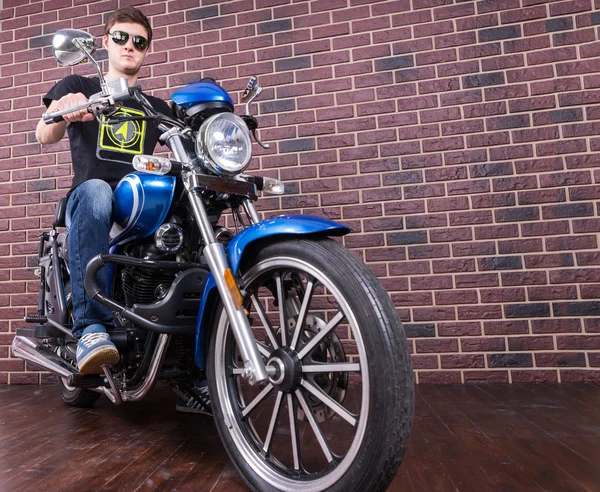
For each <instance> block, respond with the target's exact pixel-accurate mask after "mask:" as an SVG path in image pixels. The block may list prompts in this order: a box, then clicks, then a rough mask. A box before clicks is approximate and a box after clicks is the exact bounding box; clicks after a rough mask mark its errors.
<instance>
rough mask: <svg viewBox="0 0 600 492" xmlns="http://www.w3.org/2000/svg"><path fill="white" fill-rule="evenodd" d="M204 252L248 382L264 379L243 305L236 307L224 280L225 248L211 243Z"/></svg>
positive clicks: (265, 376)
mask: <svg viewBox="0 0 600 492" xmlns="http://www.w3.org/2000/svg"><path fill="white" fill-rule="evenodd" d="M204 254H205V256H206V259H207V260H208V265H209V266H210V271H211V272H212V274H213V278H214V279H215V283H216V284H217V288H218V290H219V294H221V300H222V301H223V305H224V306H225V311H226V312H227V315H228V318H229V321H230V323H231V328H232V331H233V334H234V336H235V340H236V342H237V344H238V347H239V349H240V354H241V356H242V361H243V362H244V368H245V369H246V371H247V375H248V379H249V381H250V384H256V383H260V382H263V381H266V380H267V379H268V377H269V375H268V373H267V369H266V368H265V363H264V362H263V359H262V357H261V356H260V353H259V351H258V348H257V347H256V340H255V338H254V334H253V333H252V328H251V327H250V323H249V321H248V317H247V316H246V313H245V310H244V307H243V306H240V307H239V308H236V306H235V304H234V303H233V300H232V298H231V294H230V293H229V288H228V287H227V284H226V282H225V278H224V275H223V274H224V272H225V270H226V269H228V268H229V264H228V263H227V257H226V256H225V248H224V246H223V245H222V244H221V243H212V244H209V245H208V246H206V247H205V248H204Z"/></svg>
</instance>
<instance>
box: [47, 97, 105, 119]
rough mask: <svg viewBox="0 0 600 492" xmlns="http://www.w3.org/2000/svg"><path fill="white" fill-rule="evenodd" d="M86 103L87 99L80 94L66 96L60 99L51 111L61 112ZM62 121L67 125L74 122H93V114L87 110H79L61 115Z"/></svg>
mask: <svg viewBox="0 0 600 492" xmlns="http://www.w3.org/2000/svg"><path fill="white" fill-rule="evenodd" d="M87 101H88V99H87V97H85V96H84V95H83V94H82V93H81V92H78V93H76V94H67V95H66V96H63V97H61V98H60V99H59V100H58V101H56V102H57V105H56V107H55V108H54V109H53V110H54V111H62V110H65V109H69V108H74V107H75V106H79V105H81V104H85V103H86V102H87ZM63 119H64V120H65V121H66V122H67V123H73V122H75V121H82V122H86V121H93V120H94V119H95V116H94V115H93V113H90V112H88V110H87V109H81V110H79V111H75V112H74V113H67V114H64V115H63Z"/></svg>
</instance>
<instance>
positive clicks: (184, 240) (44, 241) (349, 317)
mask: <svg viewBox="0 0 600 492" xmlns="http://www.w3.org/2000/svg"><path fill="white" fill-rule="evenodd" d="M53 48H54V53H55V56H56V58H57V59H58V61H59V63H60V64H61V65H72V64H75V63H79V62H81V61H82V60H83V59H85V58H87V59H88V60H90V61H91V62H92V63H94V65H95V66H96V68H97V70H98V74H99V77H100V81H101V87H102V92H101V93H100V94H98V95H96V96H93V97H91V98H90V100H89V101H88V103H86V104H85V105H82V106H80V107H78V108H70V109H68V110H65V111H61V112H57V113H52V114H46V115H44V119H45V120H46V122H48V123H52V122H53V121H60V119H61V118H62V116H61V115H62V114H65V113H68V112H72V111H74V110H75V109H82V108H84V107H85V108H87V109H88V110H89V111H90V112H93V113H94V114H95V115H96V117H97V118H99V119H101V121H102V122H103V123H104V124H107V125H110V124H114V120H110V118H111V115H113V114H114V113H115V109H116V108H118V107H119V106H120V103H121V101H123V100H125V99H127V98H134V99H135V100H137V101H138V102H139V103H140V104H141V105H142V107H143V108H144V110H145V113H146V116H145V117H144V119H145V120H149V119H152V120H155V121H156V124H158V125H159V128H160V129H161V130H162V132H163V133H162V136H161V141H162V142H163V143H164V144H166V145H167V146H168V147H169V148H170V150H171V151H172V154H173V158H172V159H167V158H164V157H155V156H148V155H138V156H135V157H134V159H133V163H132V165H133V168H134V169H135V171H134V172H133V171H132V173H131V174H129V175H127V176H126V177H125V178H123V180H122V181H121V182H120V183H119V184H118V186H117V188H116V190H115V194H114V226H113V228H112V230H111V237H110V252H109V254H106V255H99V256H97V257H95V258H94V259H92V261H90V263H89V264H88V266H87V270H86V277H85V289H86V291H87V293H88V294H89V295H90V297H92V298H93V299H96V300H98V301H99V302H101V303H103V304H105V305H107V306H109V307H110V308H111V309H112V310H113V311H114V313H115V319H116V326H115V328H114V329H113V330H112V331H111V340H112V341H113V342H114V343H115V345H116V346H117V348H118V350H119V352H120V354H121V361H120V362H119V364H118V365H116V366H114V367H111V368H108V367H105V372H104V374H103V375H81V374H80V373H79V372H78V371H77V368H76V364H75V347H76V340H74V339H73V336H72V335H71V330H70V325H71V324H72V310H71V302H70V297H71V296H70V285H69V268H68V263H67V257H68V251H67V241H66V238H67V233H68V232H67V231H65V230H64V229H61V228H62V227H63V226H64V220H65V218H64V215H65V201H64V200H62V201H60V202H59V204H58V207H57V210H56V214H55V218H54V223H53V226H52V228H51V230H50V231H49V232H45V233H43V234H42V235H41V236H40V242H39V267H38V268H37V270H36V273H37V274H38V276H39V279H40V290H39V302H38V315H37V316H28V317H27V318H26V321H28V322H31V323H32V324H35V326H33V327H31V328H22V329H20V330H18V332H17V335H16V336H15V338H14V342H13V353H14V354H15V355H16V356H17V357H21V358H23V359H26V360H28V361H31V362H33V363H35V364H37V365H38V366H41V367H43V368H44V369H46V370H48V371H51V372H52V373H55V374H56V375H57V376H58V386H59V390H60V393H61V395H62V398H63V399H64V400H65V402H66V403H68V404H70V405H73V406H76V407H87V406H91V405H92V404H93V403H94V402H95V401H96V400H97V398H99V397H100V396H101V395H105V396H107V397H108V398H109V399H110V400H111V401H112V402H113V403H115V404H121V403H122V402H127V401H135V400H140V399H142V398H144V397H145V396H146V395H147V394H148V393H149V391H150V390H151V389H152V387H153V386H154V384H155V383H156V382H157V381H158V380H166V381H168V382H169V383H170V384H171V385H173V386H174V387H179V388H181V387H182V386H185V385H190V384H193V382H194V381H197V380H199V379H200V378H206V379H207V380H208V383H209V389H210V394H211V400H212V406H213V412H214V419H215V423H216V426H217V428H218V431H219V434H220V436H221V439H222V441H223V444H224V446H225V448H226V450H227V452H228V454H229V456H230V458H231V460H232V461H233V463H234V465H235V466H236V468H237V469H238V471H239V472H240V474H241V475H242V476H243V477H244V479H245V480H246V482H247V483H248V485H249V486H250V487H251V488H252V489H254V490H261V491H262V490H286V491H293V490H303V491H304V490H310V491H322V490H336V491H343V492H348V491H361V492H363V491H375V490H384V489H385V488H387V486H388V485H389V484H390V482H391V481H392V479H393V478H394V476H395V475H396V473H397V470H398V468H399V466H400V463H401V461H402V457H403V455H404V452H405V450H406V447H407V444H408V438H409V434H410V430H411V425H412V419H413V405H414V388H413V376H412V369H411V362H410V355H409V351H408V347H407V343H406V338H405V334H404V330H403V327H402V324H401V322H400V319H399V317H398V314H397V312H396V309H395V308H394V305H393V304H392V302H391V300H390V298H389V296H388V294H387V292H386V291H385V290H384V289H383V287H382V286H381V284H380V283H379V281H378V280H377V279H376V278H375V277H374V276H373V274H372V273H371V272H370V270H369V269H368V268H367V267H366V266H365V265H364V264H363V263H362V262H361V261H360V259H359V258H358V257H357V256H356V255H354V254H353V253H351V252H349V251H348V250H346V249H345V248H344V247H343V246H342V245H341V244H340V242H338V241H336V240H334V239H331V238H332V237H336V236H337V237H339V236H343V235H345V234H347V233H348V232H349V229H348V228H347V227H345V226H343V225H340V224H338V223H336V222H333V221H330V220H326V219H322V218H318V217H310V216H305V215H287V216H280V217H276V218H270V219H266V220H262V221H261V220H260V218H259V215H258V213H257V212H256V209H255V207H254V201H255V200H257V197H258V192H259V191H260V192H262V193H264V194H281V193H283V184H282V183H281V182H279V181H277V180H275V179H270V178H265V177H257V176H251V175H249V174H245V173H244V171H245V169H246V168H247V167H248V165H249V163H250V159H251V152H252V142H251V135H253V136H254V138H255V139H256V140H257V142H258V143H259V144H261V145H263V144H262V143H261V142H260V141H259V140H258V138H257V136H256V128H257V126H258V125H257V121H256V119H255V118H254V117H253V116H252V115H251V114H250V103H251V102H252V100H253V99H255V98H256V97H257V96H258V94H259V93H260V91H261V90H262V89H261V88H260V85H259V84H258V82H257V80H256V78H252V79H251V80H250V83H249V84H248V87H247V89H246V91H245V92H244V95H243V100H244V101H246V114H245V115H242V116H237V115H235V114H234V112H233V110H234V105H233V102H232V99H231V97H230V96H229V94H228V93H227V92H226V91H225V90H223V89H222V88H221V87H220V86H219V85H218V84H216V83H215V82H214V81H211V80H205V81H201V82H198V83H195V84H191V85H188V86H186V87H184V88H182V89H180V90H178V91H177V92H175V93H174V94H173V95H172V101H173V105H172V106H173V108H172V109H173V114H172V115H162V114H157V113H156V111H155V110H154V109H153V108H152V106H151V105H150V104H149V103H148V101H147V100H146V99H145V97H144V96H143V94H142V93H141V91H140V90H139V88H137V87H133V88H132V87H127V83H126V81H125V80H114V81H105V80H104V78H103V76H102V72H101V70H100V67H99V66H98V64H97V63H96V61H95V60H94V59H93V57H92V53H93V51H94V38H93V36H91V35H89V34H87V33H85V32H83V31H78V30H72V29H69V30H62V31H59V32H57V34H56V35H55V36H54V39H53ZM107 118H108V121H107ZM117 123H118V121H117ZM227 214H228V215H227ZM225 216H228V217H229V218H230V223H231V224H233V226H232V228H233V229H234V230H233V231H230V230H228V229H226V228H225V227H223V226H222V225H219V223H220V222H223V218H224V217H225ZM61 231H62V232H61ZM101 268H107V269H108V271H109V278H110V282H109V286H108V291H103V290H102V289H101V288H100V286H99V285H98V282H97V280H96V274H97V273H98V271H99V270H100V269H101Z"/></svg>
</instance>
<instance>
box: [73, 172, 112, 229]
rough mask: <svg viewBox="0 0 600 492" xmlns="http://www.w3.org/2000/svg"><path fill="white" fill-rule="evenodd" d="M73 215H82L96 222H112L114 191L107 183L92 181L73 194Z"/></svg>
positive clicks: (98, 180)
mask: <svg viewBox="0 0 600 492" xmlns="http://www.w3.org/2000/svg"><path fill="white" fill-rule="evenodd" d="M73 195H74V196H72V197H71V200H74V201H75V203H73V209H72V212H73V213H78V214H79V213H81V214H84V216H86V217H89V218H90V219H94V220H110V217H111V215H112V195H113V192H112V189H111V187H110V185H109V184H108V183H107V182H106V181H102V180H100V179H90V180H89V181H85V182H84V183H81V184H80V185H79V186H78V187H77V188H76V189H75V191H74V192H73Z"/></svg>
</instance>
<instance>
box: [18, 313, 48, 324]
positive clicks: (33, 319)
mask: <svg viewBox="0 0 600 492" xmlns="http://www.w3.org/2000/svg"><path fill="white" fill-rule="evenodd" d="M23 321H25V323H37V324H38V325H43V324H44V323H47V322H48V318H47V317H46V316H33V315H32V316H25V317H24V318H23Z"/></svg>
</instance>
